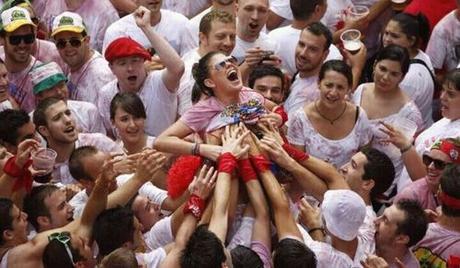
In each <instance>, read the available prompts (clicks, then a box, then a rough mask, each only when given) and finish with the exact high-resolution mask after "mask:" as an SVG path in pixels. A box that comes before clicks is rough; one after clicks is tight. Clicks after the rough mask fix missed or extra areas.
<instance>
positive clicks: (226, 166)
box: [217, 152, 237, 174]
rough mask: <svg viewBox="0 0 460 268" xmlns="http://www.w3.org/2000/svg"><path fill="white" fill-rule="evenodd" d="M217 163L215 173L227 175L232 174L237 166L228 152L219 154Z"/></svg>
mask: <svg viewBox="0 0 460 268" xmlns="http://www.w3.org/2000/svg"><path fill="white" fill-rule="evenodd" d="M218 163H219V164H218V167H217V171H218V172H224V173H228V174H232V172H233V170H235V168H236V165H237V163H236V158H235V156H234V155H233V154H232V153H230V152H226V153H223V154H221V155H220V156H219V159H218Z"/></svg>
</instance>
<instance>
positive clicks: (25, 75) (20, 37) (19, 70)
mask: <svg viewBox="0 0 460 268" xmlns="http://www.w3.org/2000/svg"><path fill="white" fill-rule="evenodd" d="M1 22H2V26H1V29H0V40H1V42H2V43H3V45H4V49H5V66H6V69H7V70H8V78H9V80H10V83H11V86H10V95H11V96H12V97H13V98H14V99H15V101H16V102H17V103H18V104H19V106H20V107H21V109H23V110H25V111H26V112H31V111H32V110H33V109H34V108H35V99H34V95H33V93H32V81H31V78H30V74H29V73H30V70H32V68H33V67H35V66H37V65H38V64H40V63H41V62H40V61H39V60H37V59H36V58H35V57H33V56H32V48H33V45H34V43H35V31H36V28H37V27H36V25H35V24H34V23H33V22H32V20H31V19H30V14H29V12H28V11H27V10H26V9H24V8H21V7H12V8H10V9H7V10H5V11H3V12H2V13H1Z"/></svg>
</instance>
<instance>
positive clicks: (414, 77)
mask: <svg viewBox="0 0 460 268" xmlns="http://www.w3.org/2000/svg"><path fill="white" fill-rule="evenodd" d="M415 59H420V60H423V61H424V62H425V63H426V64H427V65H428V67H429V68H430V70H432V71H433V66H432V65H431V61H430V58H429V57H428V55H426V54H425V53H424V52H423V51H421V50H419V52H418V54H417V56H415ZM399 86H400V87H401V89H402V90H403V91H404V93H406V94H407V95H408V96H409V97H410V98H411V100H413V101H414V102H415V104H416V105H417V107H418V108H419V110H420V112H421V113H422V118H423V126H422V129H425V128H428V127H430V126H431V125H432V124H433V118H432V107H431V103H432V101H433V91H434V82H433V79H432V78H431V75H430V72H429V71H428V69H427V68H426V67H425V66H423V65H422V64H419V63H412V64H411V65H409V71H408V72H407V74H406V75H405V76H404V79H403V81H402V82H401V83H400V84H399Z"/></svg>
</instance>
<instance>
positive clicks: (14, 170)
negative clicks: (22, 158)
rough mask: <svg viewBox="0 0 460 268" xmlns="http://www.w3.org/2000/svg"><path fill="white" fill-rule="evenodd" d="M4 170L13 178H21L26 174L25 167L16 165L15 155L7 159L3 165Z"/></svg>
mask: <svg viewBox="0 0 460 268" xmlns="http://www.w3.org/2000/svg"><path fill="white" fill-rule="evenodd" d="M3 172H5V173H6V174H7V175H9V176H11V177H13V178H19V177H21V176H22V174H24V169H22V168H20V167H18V166H17V165H16V156H13V157H10V158H9V159H8V160H7V161H6V163H5V166H3Z"/></svg>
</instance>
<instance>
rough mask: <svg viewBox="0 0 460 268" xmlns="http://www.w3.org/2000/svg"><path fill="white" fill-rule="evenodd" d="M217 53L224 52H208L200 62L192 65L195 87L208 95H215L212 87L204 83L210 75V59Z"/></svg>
mask: <svg viewBox="0 0 460 268" xmlns="http://www.w3.org/2000/svg"><path fill="white" fill-rule="evenodd" d="M217 54H223V53H222V52H219V51H211V52H209V53H208V54H206V55H204V57H202V58H201V59H200V60H199V61H198V63H195V64H194V65H193V67H192V75H193V78H194V79H195V84H196V85H195V87H197V88H198V89H200V91H201V92H202V93H203V94H205V95H208V96H214V92H213V91H212V89H211V88H209V87H207V86H206V85H205V84H204V80H206V79H207V78H208V76H209V68H210V66H209V61H210V60H211V58H212V57H213V56H214V55H217Z"/></svg>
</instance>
